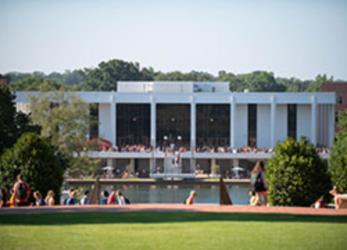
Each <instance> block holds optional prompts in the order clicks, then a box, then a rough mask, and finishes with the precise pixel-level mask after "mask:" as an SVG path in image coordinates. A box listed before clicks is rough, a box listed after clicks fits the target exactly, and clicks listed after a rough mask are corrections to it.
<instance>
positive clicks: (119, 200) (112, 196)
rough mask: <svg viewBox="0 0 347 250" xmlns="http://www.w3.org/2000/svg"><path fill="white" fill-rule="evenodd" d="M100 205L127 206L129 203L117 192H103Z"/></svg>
mask: <svg viewBox="0 0 347 250" xmlns="http://www.w3.org/2000/svg"><path fill="white" fill-rule="evenodd" d="M100 204H101V205H113V204H117V205H120V206H124V205H129V204H130V201H129V199H128V198H127V197H125V196H124V195H123V193H122V192H121V191H119V190H115V191H112V192H111V193H109V192H108V191H107V190H105V191H103V192H102V193H101V198H100Z"/></svg>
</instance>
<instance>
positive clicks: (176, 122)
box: [156, 104, 190, 147]
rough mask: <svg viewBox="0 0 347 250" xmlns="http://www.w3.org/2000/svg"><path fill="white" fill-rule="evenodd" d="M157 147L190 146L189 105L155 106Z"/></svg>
mask: <svg viewBox="0 0 347 250" xmlns="http://www.w3.org/2000/svg"><path fill="white" fill-rule="evenodd" d="M156 128H157V134H156V137H157V142H156V143H157V146H169V145H171V144H173V145H175V146H176V147H180V146H185V147H189V146H190V104H157V120H156Z"/></svg>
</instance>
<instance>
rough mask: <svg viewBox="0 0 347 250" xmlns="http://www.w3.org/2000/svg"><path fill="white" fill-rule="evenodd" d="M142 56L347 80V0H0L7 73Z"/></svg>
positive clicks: (2, 64) (163, 66) (153, 61)
mask: <svg viewBox="0 0 347 250" xmlns="http://www.w3.org/2000/svg"><path fill="white" fill-rule="evenodd" d="M112 58H119V59H123V60H126V61H137V62H139V63H141V66H153V67H154V68H155V69H157V70H162V71H172V70H181V71H190V70H203V71H208V72H210V73H213V74H216V73H217V72H218V71H219V70H222V69H224V70H227V71H231V72H234V73H246V72H251V71H253V70H268V71H273V72H274V73H275V74H276V75H277V76H285V77H289V76H295V77H299V78H305V79H307V78H313V77H315V76H316V75H317V74H319V73H326V74H328V75H333V76H334V78H335V79H336V78H340V79H341V78H342V79H346V80H347V0H339V1H338V0H336V1H334V0H325V1H323V0H307V1H304V0H301V1H299V0H288V1H285V0H282V1H281V0H273V1H270V0H253V1H251V0H245V1H232V0H229V1H226V0H214V1H212V0H211V1H198V0H195V1H193V0H185V1H180V0H179V1H174V0H171V1H165V0H161V1H160V0H143V1H139V0H138V1H135V0H128V1H126V0H124V1H111V0H101V1H100V0H99V1H88V0H84V1H82V0H78V1H73V0H70V1H68V0H59V1H58V0H57V1H53V0H51V1H48V0H47V1H43V0H32V1H31V0H23V1H17V0H0V73H6V72H9V71H21V72H31V71H44V72H46V73H49V72H51V71H59V72H62V71H64V70H66V69H78V68H84V67H96V66H97V64H98V63H99V62H101V61H103V60H109V59H112Z"/></svg>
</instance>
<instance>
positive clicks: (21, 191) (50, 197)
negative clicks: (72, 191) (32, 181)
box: [0, 175, 55, 207]
mask: <svg viewBox="0 0 347 250" xmlns="http://www.w3.org/2000/svg"><path fill="white" fill-rule="evenodd" d="M54 196H55V194H54V192H53V190H49V191H48V192H47V195H46V196H45V198H43V196H42V195H41V193H40V191H38V190H36V191H34V192H32V190H31V187H30V186H29V184H28V183H27V182H25V180H24V179H23V177H22V175H18V176H17V177H16V181H15V183H14V185H13V187H12V189H11V191H10V192H9V194H7V193H6V191H5V189H4V188H1V189H0V207H23V206H29V205H33V206H45V205H47V206H53V205H55V200H54Z"/></svg>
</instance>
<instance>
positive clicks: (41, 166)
mask: <svg viewBox="0 0 347 250" xmlns="http://www.w3.org/2000/svg"><path fill="white" fill-rule="evenodd" d="M65 166H66V162H65V158H64V157H63V156H62V155H60V154H59V151H58V150H57V148H56V147H54V146H52V145H51V144H50V143H49V141H48V140H47V139H43V138H41V137H40V136H39V135H37V134H35V133H25V134H23V135H22V136H21V137H20V138H19V139H18V141H17V142H16V144H15V145H14V146H13V147H12V148H10V149H8V150H6V151H5V153H4V154H3V155H2V156H1V157H0V180H1V185H2V187H4V188H5V189H6V190H10V189H11V187H12V186H13V184H14V182H15V178H16V176H17V175H18V174H21V175H23V177H24V178H25V180H26V181H27V182H28V184H29V185H30V187H31V188H32V190H33V191H36V190H39V191H40V192H41V193H42V194H43V195H46V194H47V192H48V191H49V190H53V191H54V193H55V194H56V195H57V196H56V201H59V194H60V190H61V185H62V183H63V174H64V167H65Z"/></svg>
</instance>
